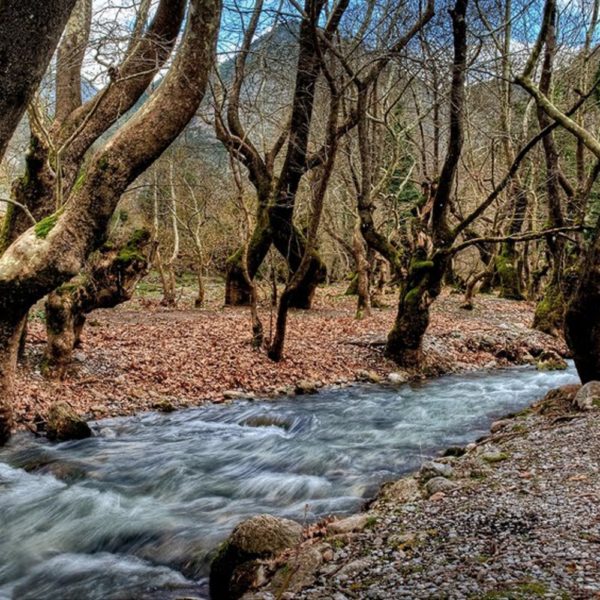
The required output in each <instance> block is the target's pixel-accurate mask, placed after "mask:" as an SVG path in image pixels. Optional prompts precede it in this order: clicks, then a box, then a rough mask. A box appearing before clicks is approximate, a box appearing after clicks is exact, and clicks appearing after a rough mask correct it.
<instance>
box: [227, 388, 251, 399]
mask: <svg viewBox="0 0 600 600" xmlns="http://www.w3.org/2000/svg"><path fill="white" fill-rule="evenodd" d="M223 398H225V400H254V394H253V393H252V392H244V391H243V390H226V391H224V392H223Z"/></svg>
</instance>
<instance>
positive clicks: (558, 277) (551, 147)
mask: <svg viewBox="0 0 600 600" xmlns="http://www.w3.org/2000/svg"><path fill="white" fill-rule="evenodd" d="M555 22H556V11H552V13H551V16H550V20H549V24H548V29H547V34H546V40H545V41H546V45H545V51H544V60H543V63H542V72H541V75H540V91H541V92H542V93H543V94H549V93H550V90H551V87H552V70H553V62H554V55H555V52H556V31H555V27H556V25H555ZM537 115H538V122H539V125H540V129H543V128H544V127H547V126H548V125H550V124H551V123H552V119H551V118H550V117H549V116H548V115H547V114H546V112H545V111H544V109H543V108H541V107H540V106H538V107H537ZM543 146H544V159H545V165H546V193H547V198H548V223H549V225H550V227H553V228H556V227H562V226H564V224H565V218H564V215H563V209H562V202H561V187H560V166H559V153H558V148H557V147H556V142H555V139H554V136H553V135H552V133H550V134H549V135H547V136H546V137H544V139H543ZM547 243H548V249H549V254H550V257H551V272H550V281H549V282H548V283H547V284H546V288H545V290H544V295H543V297H542V300H541V301H540V302H539V303H538V305H537V307H536V311H535V317H534V324H533V326H534V327H535V328H536V329H539V330H540V331H544V332H546V333H550V334H557V333H558V332H560V331H562V329H563V325H564V318H565V310H566V297H565V292H566V288H565V289H563V274H564V271H565V242H564V239H563V238H561V237H559V236H548V238H547Z"/></svg>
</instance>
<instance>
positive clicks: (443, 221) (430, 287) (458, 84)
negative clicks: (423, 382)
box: [385, 0, 468, 367]
mask: <svg viewBox="0 0 600 600" xmlns="http://www.w3.org/2000/svg"><path fill="white" fill-rule="evenodd" d="M467 2H468V0H457V2H456V5H455V6H454V8H453V9H452V10H451V11H450V15H451V17H452V31H453V41H454V57H453V63H452V85H451V90H450V136H449V139H448V150H447V152H446V158H445V160H444V165H443V167H442V172H441V175H440V180H439V185H438V187H437V190H436V192H435V196H434V198H433V205H432V209H431V219H430V223H431V225H430V227H431V240H432V244H433V252H432V256H431V258H427V252H426V250H425V249H424V248H417V250H416V251H415V256H413V258H412V260H411V262H410V266H409V272H408V276H407V278H406V280H405V282H404V283H403V284H402V287H401V290H400V298H399V302H398V313H397V315H396V320H395V322H394V327H393V328H392V331H391V332H390V334H389V336H388V340H387V344H386V347H385V355H386V356H387V357H389V358H391V359H392V360H394V361H395V362H397V363H398V364H400V365H402V366H405V367H416V366H417V365H418V364H419V363H420V362H421V359H422V354H423V351H422V343H423V337H424V335H425V332H426V331H427V327H428V326H429V309H430V306H431V304H432V302H433V301H434V300H435V298H436V297H437V296H438V295H439V293H440V291H441V287H442V281H443V278H444V274H445V272H446V270H447V268H448V263H449V261H450V258H451V255H450V253H449V249H450V246H451V245H452V243H453V242H454V240H455V238H456V233H455V232H454V231H452V230H450V228H449V226H448V222H447V219H448V209H449V204H450V196H451V194H452V189H453V186H454V183H455V179H456V171H457V168H458V163H459V160H460V156H461V153H462V147H463V142H464V105H465V76H466V68H467V25H466V11H467Z"/></svg>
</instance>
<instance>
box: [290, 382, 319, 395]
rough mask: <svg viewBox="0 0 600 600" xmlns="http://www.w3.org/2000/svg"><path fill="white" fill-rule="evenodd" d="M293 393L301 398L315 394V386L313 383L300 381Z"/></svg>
mask: <svg viewBox="0 0 600 600" xmlns="http://www.w3.org/2000/svg"><path fill="white" fill-rule="evenodd" d="M294 391H295V392H296V394H298V396H302V395H305V394H316V393H317V384H316V383H315V382H314V381H308V380H306V379H302V380H300V381H298V382H297V383H296V387H295V390H294Z"/></svg>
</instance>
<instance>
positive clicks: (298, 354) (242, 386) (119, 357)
mask: <svg viewBox="0 0 600 600" xmlns="http://www.w3.org/2000/svg"><path fill="white" fill-rule="evenodd" d="M317 300H318V302H317V304H316V309H315V310H314V311H309V312H303V311H296V312H294V313H292V314H291V315H290V334H289V339H288V341H287V344H286V358H285V359H284V360H283V361H282V362H281V363H279V364H273V363H271V362H270V361H269V359H268V358H267V357H266V356H265V355H264V354H263V353H260V352H256V351H255V350H253V349H252V348H251V347H250V343H249V341H250V339H249V330H248V312H247V310H246V309H244V308H238V309H231V308H227V309H214V308H208V309H207V310H201V311H194V310H181V309H179V310H177V309H176V310H160V309H157V310H156V311H155V312H152V311H149V310H148V309H147V308H144V307H143V306H140V304H139V299H138V300H137V301H133V302H132V303H130V304H128V305H124V306H123V307H121V308H120V309H117V310H111V311H97V312H95V313H93V314H92V315H91V316H90V319H89V321H90V322H89V326H88V327H86V329H85V330H84V338H83V342H84V345H83V348H82V349H81V350H77V351H76V352H75V360H74V363H73V366H72V368H71V369H70V370H69V371H68V374H67V378H66V380H64V381H60V382H53V381H48V380H46V379H44V378H43V377H42V376H41V374H40V373H39V365H40V362H41V358H42V353H43V347H44V340H45V332H44V329H43V323H41V322H39V321H34V322H32V323H30V333H29V340H30V343H29V346H28V352H27V355H26V360H25V364H24V365H22V366H21V367H20V368H19V371H18V375H17V386H16V387H17V398H18V403H17V422H18V423H19V426H20V428H28V429H30V428H31V426H32V424H33V423H34V422H35V421H39V420H40V418H41V419H44V418H45V416H46V415H47V413H48V410H49V409H50V406H51V405H52V403H53V402H54V401H55V400H56V399H59V398H60V399H61V400H64V401H66V402H67V403H68V404H69V405H70V406H71V407H72V408H73V409H74V410H75V412H77V413H78V414H79V415H80V416H82V417H84V418H86V419H90V420H98V419H102V418H108V417H116V416H128V415H134V414H139V413H143V412H148V411H156V410H158V411H161V410H163V411H170V410H175V409H181V408H188V407H193V406H201V405H204V404H207V403H209V402H214V403H222V402H225V401H227V400H230V399H236V398H245V397H246V398H247V397H265V398H277V397H281V396H284V395H294V393H296V392H300V393H307V392H309V393H310V392H314V391H316V390H317V389H319V388H321V387H329V386H340V387H343V386H346V385H352V384H355V383H360V382H365V381H367V382H369V381H370V382H374V383H386V382H388V381H389V379H388V378H389V377H390V374H391V373H393V374H394V375H392V376H391V381H390V384H391V385H394V384H400V383H404V382H407V381H418V380H422V379H423V378H430V377H437V376H439V375H444V374H449V373H466V372H471V371H477V370H483V369H495V368H503V367H509V366H513V365H520V364H531V363H532V362H535V356H536V355H537V356H539V355H540V354H541V353H543V352H544V351H546V350H550V351H553V352H556V353H558V354H559V355H561V356H565V355H567V349H566V347H565V344H564V342H563V341H562V340H558V339H556V338H552V337H551V336H548V335H546V334H542V333H540V332H536V331H534V330H532V329H530V327H529V323H530V322H531V320H532V317H533V306H532V305H531V304H530V303H526V302H514V301H508V300H499V299H497V298H494V297H484V298H482V299H481V300H480V301H479V302H478V305H477V308H476V309H475V310H474V311H472V312H467V311H461V310H460V309H459V308H458V307H459V304H460V297H458V296H456V295H452V294H445V295H444V296H443V297H442V298H441V299H440V300H439V301H438V303H437V306H436V307H435V310H434V311H433V315H432V325H431V331H430V334H428V335H427V337H426V339H425V352H426V355H427V357H428V360H427V361H426V364H425V365H424V368H423V369H422V370H421V371H419V372H412V373H411V372H407V371H402V370H399V369H398V367H397V366H396V365H394V363H392V362H390V361H388V360H386V359H385V358H383V356H382V352H381V348H379V347H377V346H374V345H373V342H374V341H375V342H377V341H378V340H381V339H385V335H386V333H387V331H388V329H389V324H390V323H391V320H392V319H393V313H394V310H393V308H392V307H388V308H385V309H378V310H376V311H374V315H373V316H372V317H370V318H369V319H364V320H362V321H356V320H355V319H354V315H353V311H354V305H353V302H354V301H353V299H348V298H347V297H346V298H344V297H342V298H340V297H337V296H336V297H334V299H333V300H332V299H331V298H330V297H329V296H325V295H324V292H322V296H321V297H320V298H318V299H317ZM300 388H305V389H300Z"/></svg>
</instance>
